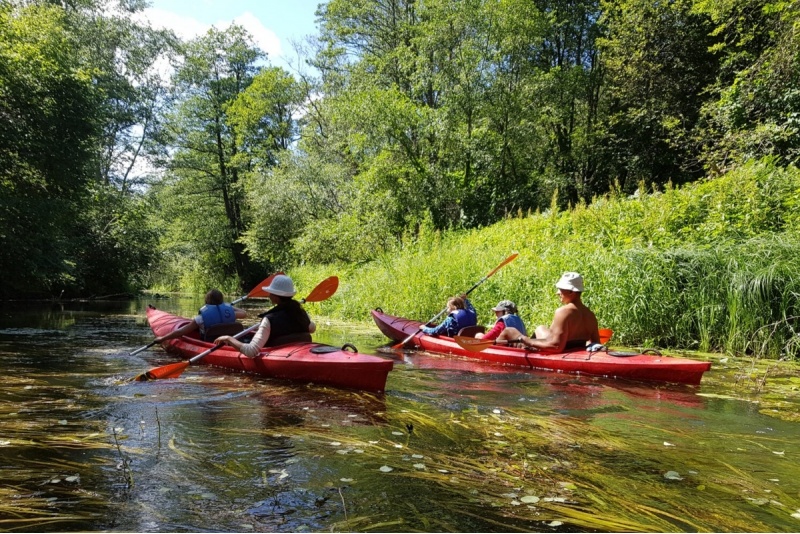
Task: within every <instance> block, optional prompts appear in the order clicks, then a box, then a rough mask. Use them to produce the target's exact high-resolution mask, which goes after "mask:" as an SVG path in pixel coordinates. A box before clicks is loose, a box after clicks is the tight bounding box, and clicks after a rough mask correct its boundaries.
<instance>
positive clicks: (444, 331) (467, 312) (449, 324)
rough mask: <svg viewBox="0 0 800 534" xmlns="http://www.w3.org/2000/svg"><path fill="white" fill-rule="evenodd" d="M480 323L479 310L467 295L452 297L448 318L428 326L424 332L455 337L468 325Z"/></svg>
mask: <svg viewBox="0 0 800 534" xmlns="http://www.w3.org/2000/svg"><path fill="white" fill-rule="evenodd" d="M476 324H478V312H476V311H475V308H474V307H473V306H472V303H471V302H470V301H469V299H468V298H467V296H466V295H459V296H457V297H451V298H450V299H448V301H447V318H446V319H445V320H444V321H442V322H441V324H439V325H437V326H426V327H424V328H423V329H422V332H423V333H425V334H428V335H429V336H449V337H453V336H454V335H456V334H458V331H459V330H461V329H462V328H464V327H466V326H475V325H476Z"/></svg>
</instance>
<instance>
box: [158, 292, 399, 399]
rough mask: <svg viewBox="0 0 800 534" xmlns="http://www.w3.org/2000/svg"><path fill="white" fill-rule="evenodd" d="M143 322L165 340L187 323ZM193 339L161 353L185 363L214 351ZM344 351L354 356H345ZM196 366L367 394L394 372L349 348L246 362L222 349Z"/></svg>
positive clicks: (385, 362) (265, 353)
mask: <svg viewBox="0 0 800 534" xmlns="http://www.w3.org/2000/svg"><path fill="white" fill-rule="evenodd" d="M147 321H148V322H149V324H150V328H151V329H152V330H153V334H155V335H156V336H163V335H164V334H168V333H169V332H172V331H173V330H175V329H177V328H180V327H181V326H183V325H184V324H186V323H187V322H189V321H190V319H187V318H185V317H179V316H177V315H173V314H171V313H167V312H164V311H161V310H158V309H156V308H148V310H147ZM192 334H193V335H190V336H182V337H180V338H177V339H170V340H168V341H165V342H164V343H163V346H164V349H165V350H166V351H167V352H170V353H173V354H177V355H178V356H180V357H181V358H183V359H184V360H188V359H190V358H192V357H194V356H197V355H198V354H200V353H202V352H204V351H206V350H208V349H210V348H212V347H213V346H214V345H213V343H208V342H206V341H201V340H200V339H199V337H198V336H197V334H196V332H193V333H192ZM347 347H350V348H352V350H347ZM198 363H205V364H207V365H212V366H214V367H223V368H225V369H233V370H235V371H242V372H245V373H252V374H257V375H262V376H267V377H271V378H281V379H286V380H293V381H297V382H304V383H309V382H311V383H314V384H326V385H330V386H336V387H342V388H348V389H360V390H367V391H384V390H385V389H386V377H387V375H388V374H389V371H391V370H392V366H393V362H392V361H391V360H389V359H385V358H381V357H379V356H373V355H370V354H359V353H358V352H356V351H355V347H352V345H345V347H343V348H341V349H339V348H336V347H332V346H330V345H323V344H320V343H310V342H295V343H288V344H286V345H281V346H278V347H264V348H263V349H261V354H260V356H258V357H256V358H248V357H247V356H245V355H244V354H241V353H240V352H239V351H237V350H236V349H234V348H233V347H227V346H226V347H221V348H219V349H217V350H215V351H214V352H212V353H210V354H209V355H208V356H205V357H203V358H202V359H200V360H199V361H198Z"/></svg>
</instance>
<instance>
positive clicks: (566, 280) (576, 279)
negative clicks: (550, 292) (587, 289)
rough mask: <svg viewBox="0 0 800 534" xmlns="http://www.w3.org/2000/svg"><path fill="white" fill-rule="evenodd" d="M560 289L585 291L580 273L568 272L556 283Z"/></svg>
mask: <svg viewBox="0 0 800 534" xmlns="http://www.w3.org/2000/svg"><path fill="white" fill-rule="evenodd" d="M556 287H557V288H558V289H566V290H567V291H577V292H579V293H580V292H581V291H583V277H582V276H581V275H579V274H578V273H573V272H567V273H564V274H562V275H561V278H559V279H558V282H556Z"/></svg>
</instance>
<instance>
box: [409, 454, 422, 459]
mask: <svg viewBox="0 0 800 534" xmlns="http://www.w3.org/2000/svg"><path fill="white" fill-rule="evenodd" d="M411 457H412V458H425V457H424V456H423V455H421V454H412V455H411Z"/></svg>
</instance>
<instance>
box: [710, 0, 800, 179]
mask: <svg viewBox="0 0 800 534" xmlns="http://www.w3.org/2000/svg"><path fill="white" fill-rule="evenodd" d="M695 11H696V12H698V13H700V14H702V15H705V16H708V17H710V19H711V20H712V21H713V24H714V31H713V33H714V35H715V36H716V38H717V43H716V45H715V51H717V52H718V54H719V55H720V56H721V68H720V73H719V77H718V79H717V81H716V83H715V84H714V85H713V87H712V88H711V90H710V93H711V95H712V98H711V99H709V100H708V101H707V102H706V103H705V105H704V107H703V119H704V120H703V123H702V125H701V127H700V128H698V132H697V137H698V140H699V143H700V144H701V145H702V147H703V161H704V163H705V166H706V168H707V169H708V170H709V171H710V172H712V173H714V174H717V173H723V172H725V171H726V170H728V169H730V168H732V167H734V166H737V165H740V164H741V163H742V162H745V161H747V160H750V159H759V158H762V157H764V156H772V157H774V158H776V159H775V161H779V162H781V163H784V164H790V163H791V164H797V163H798V161H800V91H798V89H797V87H798V84H800V35H798V31H797V29H798V25H799V24H800V22H799V21H800V6H799V5H798V4H797V2H783V1H772V0H759V1H755V2H753V1H742V0H729V1H726V2H710V1H708V0H698V1H697V2H696V5H695Z"/></svg>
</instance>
